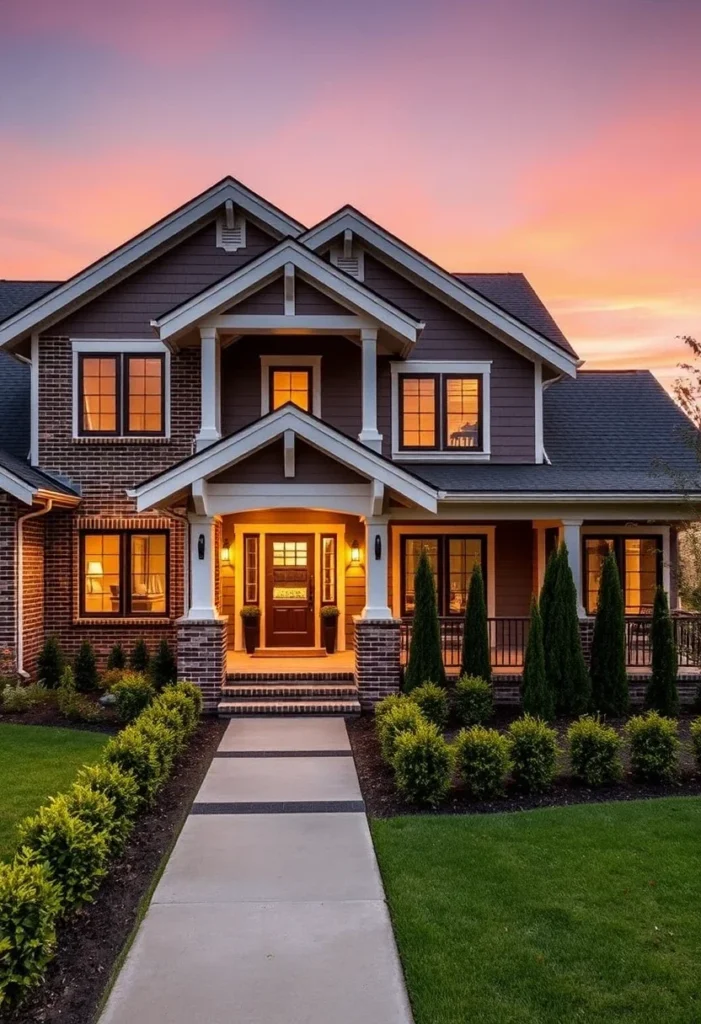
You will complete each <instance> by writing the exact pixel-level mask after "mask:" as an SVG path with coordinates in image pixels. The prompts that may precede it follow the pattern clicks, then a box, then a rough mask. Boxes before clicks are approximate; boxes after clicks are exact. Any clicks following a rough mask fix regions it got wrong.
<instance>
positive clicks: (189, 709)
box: [155, 684, 202, 736]
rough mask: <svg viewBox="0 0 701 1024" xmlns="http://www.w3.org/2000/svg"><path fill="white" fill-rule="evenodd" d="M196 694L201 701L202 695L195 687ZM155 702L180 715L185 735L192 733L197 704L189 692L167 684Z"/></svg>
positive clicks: (195, 719) (194, 726) (196, 714)
mask: <svg viewBox="0 0 701 1024" xmlns="http://www.w3.org/2000/svg"><path fill="white" fill-rule="evenodd" d="M186 685H191V684H186ZM197 696H198V698H199V702H200V703H201V701H202V697H201V695H200V691H199V689H197ZM155 703H156V704H157V705H158V706H159V707H164V708H172V709H173V710H174V711H175V712H176V713H177V714H178V715H179V716H180V720H181V722H182V726H183V729H184V731H185V734H186V736H190V735H192V733H193V732H194V731H195V729H196V728H197V722H198V720H199V710H198V709H199V704H198V702H197V701H196V700H195V699H193V696H192V694H191V693H189V692H188V691H186V690H183V689H181V687H180V686H167V687H166V689H165V690H164V691H163V693H161V694H160V695H159V696H158V698H157V699H156V702H155Z"/></svg>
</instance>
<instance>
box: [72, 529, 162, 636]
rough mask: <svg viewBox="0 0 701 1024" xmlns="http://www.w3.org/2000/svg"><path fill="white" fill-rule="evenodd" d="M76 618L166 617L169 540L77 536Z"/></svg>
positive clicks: (147, 535)
mask: <svg viewBox="0 0 701 1024" xmlns="http://www.w3.org/2000/svg"><path fill="white" fill-rule="evenodd" d="M80 540H81V544H80V548H81V552H80V559H81V579H82V585H81V607H80V612H81V615H86V616H89V615H98V616H122V617H126V616H131V615H134V616H143V615H167V614H168V535H167V533H163V532H157V531H123V532H109V533H92V532H90V533H87V532H86V533H83V534H81V539H80Z"/></svg>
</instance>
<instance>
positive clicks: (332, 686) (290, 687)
mask: <svg viewBox="0 0 701 1024" xmlns="http://www.w3.org/2000/svg"><path fill="white" fill-rule="evenodd" d="M357 696H358V687H357V686H355V685H354V684H353V683H352V682H328V683H326V682H324V683H317V682H314V681H313V680H310V681H309V682H299V683H297V682H290V683H273V682H270V683H259V682H252V681H249V682H245V683H244V682H241V683H233V684H232V683H227V684H226V685H225V686H223V687H222V697H227V698H228V697H233V698H236V697H264V698H266V699H272V698H283V699H284V698H289V697H294V698H302V697H322V698H326V697H352V698H354V697H357Z"/></svg>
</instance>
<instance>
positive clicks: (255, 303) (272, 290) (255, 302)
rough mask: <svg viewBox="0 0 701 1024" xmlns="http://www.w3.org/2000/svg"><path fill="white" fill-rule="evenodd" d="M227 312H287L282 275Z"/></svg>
mask: <svg viewBox="0 0 701 1024" xmlns="http://www.w3.org/2000/svg"><path fill="white" fill-rule="evenodd" d="M226 312H227V313H234V314H241V315H243V314H248V315H255V316H266V315H269V316H282V314H283V313H284V312H285V301H284V291H283V282H282V277H278V278H276V279H275V280H274V281H271V282H270V284H266V285H265V287H264V288H261V289H260V291H257V292H253V294H252V295H249V296H248V298H246V299H243V301H242V302H239V303H237V304H236V305H235V306H232V307H231V308H230V309H227V310H226Z"/></svg>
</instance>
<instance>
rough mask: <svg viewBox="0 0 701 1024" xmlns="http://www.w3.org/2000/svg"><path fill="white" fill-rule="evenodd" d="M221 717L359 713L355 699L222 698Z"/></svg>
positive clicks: (219, 709) (358, 706) (358, 704)
mask: <svg viewBox="0 0 701 1024" xmlns="http://www.w3.org/2000/svg"><path fill="white" fill-rule="evenodd" d="M218 712H219V715H220V716H221V717H226V718H229V717H232V716H235V715H359V714H360V703H359V702H358V701H357V700H341V699H338V700H314V699H313V698H312V699H303V700H222V701H220V703H219V708H218Z"/></svg>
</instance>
